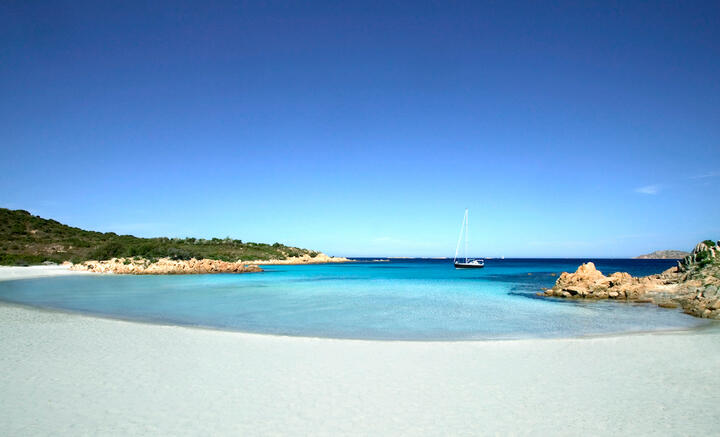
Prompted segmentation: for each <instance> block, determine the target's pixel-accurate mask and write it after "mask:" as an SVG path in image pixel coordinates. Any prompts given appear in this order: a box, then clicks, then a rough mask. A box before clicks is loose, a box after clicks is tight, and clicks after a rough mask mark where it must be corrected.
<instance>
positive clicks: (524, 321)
mask: <svg viewBox="0 0 720 437" xmlns="http://www.w3.org/2000/svg"><path fill="white" fill-rule="evenodd" d="M585 261H587V260H584V259H506V260H487V261H486V268H484V269H470V270H455V269H454V268H453V266H452V260H428V259H402V260H399V259H394V260H390V261H388V262H367V261H366V260H359V261H358V262H355V263H348V264H324V265H309V266H266V267H264V268H265V270H266V271H265V272H263V273H253V274H217V275H187V276H122V275H117V276H113V275H109V276H100V275H97V276H95V275H92V276H90V275H88V276H68V277H55V278H40V279H26V280H15V281H6V282H0V300H4V301H7V302H13V303H20V304H26V305H33V306H38V307H44V308H54V309H62V310H70V311H77V312H83V313H89V314H95V315H103V316H110V317H116V318H122V319H130V320H139V321H146V322H158V323H170V324H180V325H192V326H204V327H211V328H218V329H229V330H237V331H244V332H254V333H266V334H281V335H293V336H311V337H330V338H355V339H382V340H471V339H507V338H527V337H574V336H583V335H595V334H608V333H624V332H637V331H653V330H671V329H686V328H693V327H697V326H700V325H703V324H705V323H707V322H705V321H703V320H700V319H697V318H694V317H690V316H687V315H685V314H683V313H682V312H680V311H676V310H668V309H660V308H657V307H655V306H653V305H648V304H628V303H620V302H614V301H612V302H611V301H602V302H592V301H587V302H583V301H571V300H561V299H548V298H539V297H537V296H536V295H535V293H536V292H538V291H540V289H541V287H551V286H552V285H553V284H554V282H555V279H557V278H556V276H552V274H553V273H554V274H559V273H560V272H562V271H575V269H576V268H577V267H578V266H579V265H580V264H581V263H582V262H585ZM593 261H594V262H595V264H596V266H597V267H598V269H600V270H601V271H603V272H604V273H606V274H607V273H612V272H614V271H627V272H630V273H631V274H633V275H646V274H652V273H659V272H661V271H663V270H665V269H666V268H668V267H670V266H672V265H674V264H675V261H672V260H610V259H595V260H593Z"/></svg>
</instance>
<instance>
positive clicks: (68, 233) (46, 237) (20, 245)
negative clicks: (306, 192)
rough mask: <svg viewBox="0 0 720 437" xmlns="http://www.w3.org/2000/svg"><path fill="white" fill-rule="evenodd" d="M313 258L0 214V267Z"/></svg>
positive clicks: (291, 250)
mask: <svg viewBox="0 0 720 437" xmlns="http://www.w3.org/2000/svg"><path fill="white" fill-rule="evenodd" d="M305 254H308V255H310V256H311V257H315V256H317V254H318V252H314V251H310V250H307V249H300V248H297V247H290V246H285V245H284V244H280V243H275V244H272V245H270V244H264V243H249V242H248V243H244V242H243V241H242V240H234V239H232V238H229V237H227V238H224V239H220V238H213V239H211V240H205V239H201V238H164V237H161V238H138V237H134V236H132V235H117V234H115V233H114V232H106V233H102V232H93V231H85V230H83V229H79V228H74V227H71V226H67V225H64V224H62V223H59V222H57V221H55V220H48V219H44V218H41V217H38V216H34V215H32V214H30V213H29V212H27V211H23V210H15V211H13V210H9V209H5V208H0V265H30V264H41V263H43V262H46V261H50V262H56V263H61V262H63V261H72V262H74V263H77V262H82V261H87V260H104V259H110V258H121V257H126V258H130V257H138V258H145V259H149V260H153V259H157V258H165V257H168V258H172V259H176V260H186V259H190V258H196V259H200V258H210V259H218V260H223V261H237V260H239V259H241V260H243V261H252V260H268V259H285V258H287V257H293V256H302V255H305Z"/></svg>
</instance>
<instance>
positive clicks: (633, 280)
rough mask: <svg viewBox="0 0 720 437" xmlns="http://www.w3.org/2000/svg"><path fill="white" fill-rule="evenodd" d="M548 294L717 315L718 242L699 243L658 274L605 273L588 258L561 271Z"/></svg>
mask: <svg viewBox="0 0 720 437" xmlns="http://www.w3.org/2000/svg"><path fill="white" fill-rule="evenodd" d="M543 294H544V295H545V296H548V297H562V298H578V299H618V300H626V301H635V302H643V303H655V304H657V305H658V306H661V307H664V308H675V307H678V306H680V307H682V308H683V309H684V310H685V312H687V313H688V314H692V315H694V316H697V317H704V318H713V319H720V242H718V243H716V242H713V241H710V240H706V241H704V242H702V243H699V244H698V245H697V246H696V247H695V249H694V250H693V251H692V253H691V254H690V255H688V256H687V257H686V258H685V259H683V261H681V262H679V263H678V266H677V267H672V268H670V269H668V270H666V271H664V272H663V273H660V274H658V275H650V276H643V277H633V276H630V274H628V273H625V272H616V273H613V274H611V275H609V276H605V275H604V274H603V273H602V272H600V271H599V270H597V269H596V268H595V264H593V263H591V262H589V263H585V264H583V265H581V266H580V267H578V269H577V271H576V272H575V273H567V272H564V273H563V274H561V275H560V277H559V278H558V280H557V282H556V283H555V286H553V287H552V288H551V289H549V290H546V291H545V292H544V293H543Z"/></svg>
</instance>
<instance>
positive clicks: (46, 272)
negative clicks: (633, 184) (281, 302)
mask: <svg viewBox="0 0 720 437" xmlns="http://www.w3.org/2000/svg"><path fill="white" fill-rule="evenodd" d="M70 275H93V276H105V275H117V273H112V272H105V273H98V272H90V271H84V270H70V269H69V266H64V265H53V266H28V267H9V266H0V282H2V281H9V280H22V279H33V278H48V277H62V276H70ZM558 301H562V299H558ZM617 303H618V304H622V303H626V302H617ZM2 306H9V307H17V308H20V309H25V310H28V311H43V312H49V313H58V314H65V315H68V316H78V317H88V318H94V319H100V320H114V321H119V322H125V323H137V324H143V325H150V326H165V327H178V328H186V329H200V330H207V331H219V332H229V333H236V334H241V335H257V336H268V337H279V338H307V339H317V340H337V341H359V342H362V341H369V342H381V343H402V342H409V343H455V342H459V343H465V342H467V343H473V342H505V341H509V342H513V341H552V340H583V339H596V338H614V337H624V336H636V335H652V334H658V335H664V334H683V333H693V332H698V333H699V332H703V331H708V330H709V331H712V330H717V331H718V333H720V323H717V322H716V321H715V320H708V319H705V320H702V319H701V320H702V321H700V322H698V325H696V326H691V327H687V328H667V329H658V330H640V331H624V332H607V333H595V334H579V335H570V336H560V337H542V336H536V337H532V336H525V337H496V338H493V337H488V338H466V339H442V338H441V339H403V338H401V339H393V338H355V337H320V336H307V335H292V334H276V333H264V332H251V331H242V330H237V329H232V328H225V327H221V326H208V325H194V324H189V323H180V322H173V321H164V320H161V319H150V318H145V319H143V318H133V317H123V316H121V315H114V314H102V313H93V312H86V311H81V310H72V309H67V308H58V307H50V306H40V305H31V304H26V303H22V302H14V301H8V300H4V299H1V298H0V307H2Z"/></svg>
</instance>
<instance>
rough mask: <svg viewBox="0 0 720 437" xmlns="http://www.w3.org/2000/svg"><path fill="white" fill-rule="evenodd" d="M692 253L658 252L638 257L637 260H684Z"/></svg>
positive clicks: (678, 251)
mask: <svg viewBox="0 0 720 437" xmlns="http://www.w3.org/2000/svg"><path fill="white" fill-rule="evenodd" d="M688 255H690V253H688V252H685V251H683V250H656V251H655V252H652V253H648V254H645V255H640V256H636V257H635V259H683V258H685V257H686V256H688Z"/></svg>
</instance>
